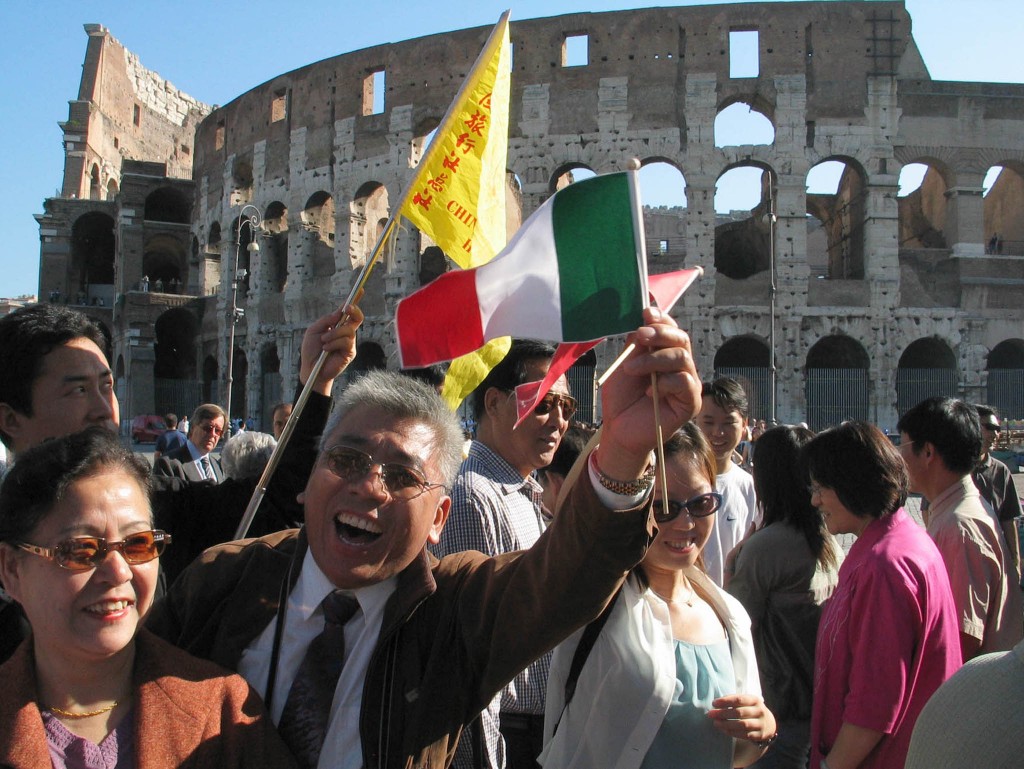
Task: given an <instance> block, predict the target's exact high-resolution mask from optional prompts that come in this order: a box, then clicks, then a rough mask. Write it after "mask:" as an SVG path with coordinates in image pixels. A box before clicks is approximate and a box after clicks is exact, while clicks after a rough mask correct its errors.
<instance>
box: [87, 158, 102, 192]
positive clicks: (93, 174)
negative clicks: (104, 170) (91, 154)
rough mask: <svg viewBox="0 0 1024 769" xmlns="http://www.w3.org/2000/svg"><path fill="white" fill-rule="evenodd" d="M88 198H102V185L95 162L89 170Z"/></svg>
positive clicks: (98, 168)
mask: <svg viewBox="0 0 1024 769" xmlns="http://www.w3.org/2000/svg"><path fill="white" fill-rule="evenodd" d="M89 200H103V186H102V185H101V184H100V167H99V166H98V165H96V164H95V163H93V164H92V168H91V169H90V170H89Z"/></svg>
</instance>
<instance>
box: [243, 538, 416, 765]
mask: <svg viewBox="0 0 1024 769" xmlns="http://www.w3.org/2000/svg"><path fill="white" fill-rule="evenodd" d="M396 583H397V578H396V577H392V578H391V579H388V580H385V581H384V582H380V583H378V584H376V585H369V586H368V587H364V588H359V589H358V590H353V591H352V594H353V595H354V596H355V598H356V600H357V601H358V602H359V611H357V612H356V614H355V616H353V617H352V619H350V620H349V621H348V622H347V623H346V624H345V666H344V667H343V668H342V671H341V676H340V677H339V679H338V685H337V687H336V688H335V690H334V701H333V702H332V703H331V713H330V721H329V724H328V727H327V736H326V737H325V738H324V744H323V748H322V749H321V751H320V762H319V764H318V767H319V769H360V768H361V767H362V765H363V750H362V745H361V743H360V739H359V713H360V711H361V709H362V704H363V683H364V681H365V680H366V671H367V669H368V667H369V665H370V657H371V656H372V654H373V650H374V648H375V647H376V646H377V639H378V638H379V637H380V629H381V625H382V623H383V619H384V606H385V604H386V603H387V601H388V598H390V597H391V594H392V593H393V592H394V590H395V585H396ZM334 589H335V587H334V585H332V584H331V582H330V580H328V579H327V577H326V576H325V575H324V573H323V572H322V571H321V570H320V567H319V566H317V564H316V561H315V560H313V554H312V553H311V552H310V551H308V550H307V551H306V556H305V558H304V559H303V561H302V571H301V572H300V573H299V578H298V580H297V581H296V583H295V587H294V588H292V591H291V593H290V594H289V596H288V606H287V610H286V612H285V621H284V632H283V633H282V636H281V651H280V655H279V657H278V663H277V680H276V681H275V684H274V701H273V702H271V703H270V706H271V707H270V715H271V718H272V719H273V721H274V723H275V724H277V723H278V721H280V720H281V711H282V710H284V703H285V700H287V699H288V691H289V689H291V686H292V681H294V680H295V675H296V673H297V672H298V669H299V665H300V664H302V659H303V657H304V656H305V654H306V649H307V647H308V646H309V644H310V642H311V641H312V640H313V639H314V638H316V637H317V636H318V635H320V633H321V632H322V631H323V629H324V614H323V609H321V608H320V604H321V603H322V602H323V600H324V598H326V597H327V595H328V593H330V592H332V591H333V590H334ZM276 626H277V620H276V619H275V620H273V621H271V623H270V624H269V625H267V627H266V628H265V629H264V630H263V632H262V633H260V634H259V635H258V636H257V637H256V639H255V640H254V641H253V642H252V643H251V644H249V646H247V647H246V649H245V651H244V652H242V659H241V660H240V662H239V663H238V672H239V673H240V674H241V675H242V677H244V678H245V679H246V680H247V681H248V682H249V684H250V686H252V687H253V688H254V689H255V690H256V691H258V692H259V693H260V695H261V696H263V697H266V692H267V677H268V676H269V674H270V657H271V654H272V652H273V647H274V631H275V628H276Z"/></svg>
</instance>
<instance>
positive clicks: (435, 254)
mask: <svg viewBox="0 0 1024 769" xmlns="http://www.w3.org/2000/svg"><path fill="white" fill-rule="evenodd" d="M447 271H448V261H447V260H446V259H445V255H444V251H442V250H441V249H440V248H438V247H437V246H427V248H426V249H424V251H423V253H422V254H420V270H419V281H420V285H421V286H425V285H427V284H428V283H430V281H432V280H434V279H435V278H437V277H439V276H440V275H443V274H444V273H445V272H447Z"/></svg>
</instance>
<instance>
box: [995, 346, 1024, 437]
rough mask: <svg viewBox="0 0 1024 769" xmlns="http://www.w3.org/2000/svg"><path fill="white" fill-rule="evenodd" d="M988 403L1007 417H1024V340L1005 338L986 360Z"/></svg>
mask: <svg viewBox="0 0 1024 769" xmlns="http://www.w3.org/2000/svg"><path fill="white" fill-rule="evenodd" d="M986 369H987V371H988V398H987V400H988V403H989V405H991V406H992V407H993V408H995V409H996V410H997V411H998V412H999V413H1000V414H1001V415H1002V416H1003V417H1004V418H1006V419H1021V418H1024V339H1005V340H1003V341H1002V342H1000V343H999V344H997V345H996V346H995V347H993V348H992V350H991V352H989V354H988V360H987V362H986Z"/></svg>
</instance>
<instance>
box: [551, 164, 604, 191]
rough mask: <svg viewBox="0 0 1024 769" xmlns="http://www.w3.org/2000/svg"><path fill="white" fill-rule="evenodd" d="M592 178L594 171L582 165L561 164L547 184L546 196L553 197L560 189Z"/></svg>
mask: <svg viewBox="0 0 1024 769" xmlns="http://www.w3.org/2000/svg"><path fill="white" fill-rule="evenodd" d="M592 176H596V174H595V173H594V169H593V168H591V167H590V166H588V165H586V164H584V163H578V162H570V163H563V164H562V165H560V166H559V167H558V168H556V169H555V171H554V173H553V174H551V179H550V181H549V182H548V194H549V195H553V194H554V193H556V192H558V191H559V190H560V189H562V187H566V186H568V185H570V184H572V183H573V182H578V181H580V180H581V179H589V178H590V177H592Z"/></svg>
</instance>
